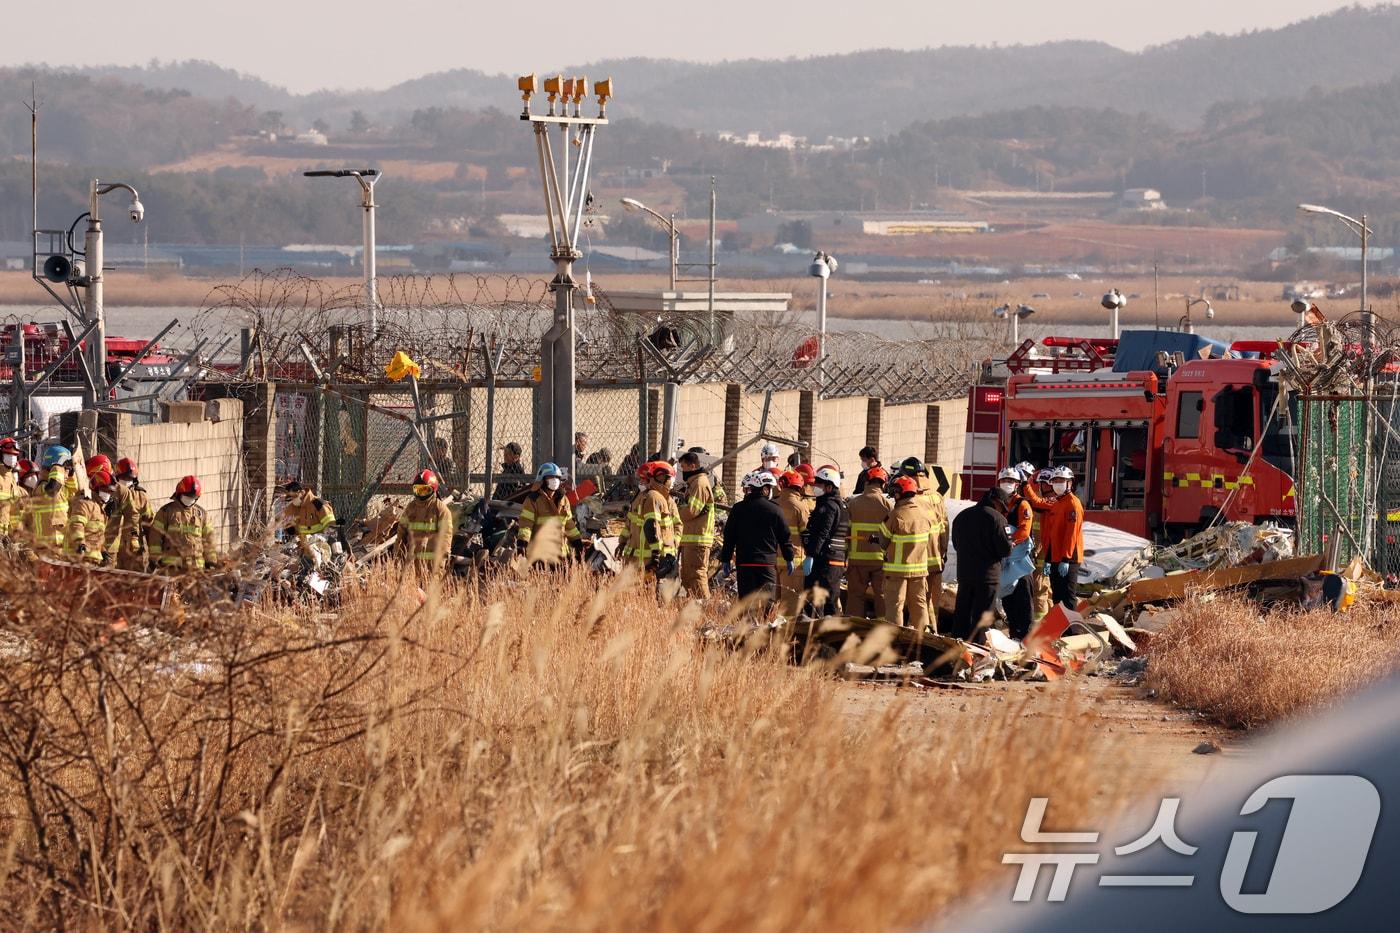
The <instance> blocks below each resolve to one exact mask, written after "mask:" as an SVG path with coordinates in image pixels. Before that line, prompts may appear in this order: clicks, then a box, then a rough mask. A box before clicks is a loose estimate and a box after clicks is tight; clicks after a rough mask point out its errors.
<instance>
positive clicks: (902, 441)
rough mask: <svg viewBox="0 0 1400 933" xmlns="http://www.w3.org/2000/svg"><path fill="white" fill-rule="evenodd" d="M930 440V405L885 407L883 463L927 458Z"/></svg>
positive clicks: (882, 438)
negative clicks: (925, 449) (926, 442)
mask: <svg viewBox="0 0 1400 933" xmlns="http://www.w3.org/2000/svg"><path fill="white" fill-rule="evenodd" d="M927 437H928V405H927V404H926V403H922V402H921V403H918V404H914V405H886V406H885V410H884V412H883V413H882V414H881V420H880V443H878V444H876V445H875V449H877V450H878V451H880V460H881V461H882V462H883V463H885V464H895V463H898V462H899V461H901V460H903V459H904V458H905V457H918V458H919V459H920V460H922V459H923V458H924V448H925V446H926V445H925V441H926V439H927Z"/></svg>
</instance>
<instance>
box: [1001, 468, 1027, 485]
mask: <svg viewBox="0 0 1400 933" xmlns="http://www.w3.org/2000/svg"><path fill="white" fill-rule="evenodd" d="M1004 479H1009V480H1011V481H1012V482H1015V483H1019V482H1020V481H1021V470H1020V468H1019V467H1006V468H1005V469H1003V470H1002V471H1001V472H999V473H997V482H998V483H1000V482H1001V481H1002V480H1004Z"/></svg>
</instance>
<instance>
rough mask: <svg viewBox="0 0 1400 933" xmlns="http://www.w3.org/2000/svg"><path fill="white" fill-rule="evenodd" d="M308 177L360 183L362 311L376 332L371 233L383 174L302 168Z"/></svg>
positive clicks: (365, 170) (376, 295)
mask: <svg viewBox="0 0 1400 933" xmlns="http://www.w3.org/2000/svg"><path fill="white" fill-rule="evenodd" d="M301 174H302V175H303V176H305V177H307V178H353V179H355V180H356V181H357V182H359V183H360V210H361V211H362V212H363V214H362V216H361V221H360V237H361V240H360V267H361V270H362V271H363V273H364V279H365V284H364V302H365V312H366V313H367V314H368V315H369V334H370V337H371V338H374V337H377V336H379V284H378V278H377V275H378V273H377V270H376V261H375V252H376V250H377V248H378V247H377V245H376V243H375V238H374V237H375V234H374V212H375V208H376V207H377V205H376V204H375V203H374V186H375V185H377V184H379V180H380V179H381V178H383V177H384V173H383V172H381V171H380V170H379V169H377V168H340V169H316V170H315V171H311V172H302V173H301ZM239 257H240V258H239V264H240V265H241V264H242V240H239Z"/></svg>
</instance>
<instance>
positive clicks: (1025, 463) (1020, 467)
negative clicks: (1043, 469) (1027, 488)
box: [1012, 460, 1035, 480]
mask: <svg viewBox="0 0 1400 933" xmlns="http://www.w3.org/2000/svg"><path fill="white" fill-rule="evenodd" d="M1012 469H1014V470H1016V472H1018V473H1020V474H1021V479H1023V480H1029V479H1030V478H1031V477H1032V476H1035V464H1034V463H1031V462H1030V461H1029V460H1022V461H1021V462H1020V463H1018V464H1016V466H1015V467H1013V468H1012Z"/></svg>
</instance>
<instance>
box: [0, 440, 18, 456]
mask: <svg viewBox="0 0 1400 933" xmlns="http://www.w3.org/2000/svg"><path fill="white" fill-rule="evenodd" d="M17 453H19V445H18V444H16V443H15V439H14V438H13V437H5V438H0V454H17Z"/></svg>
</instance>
